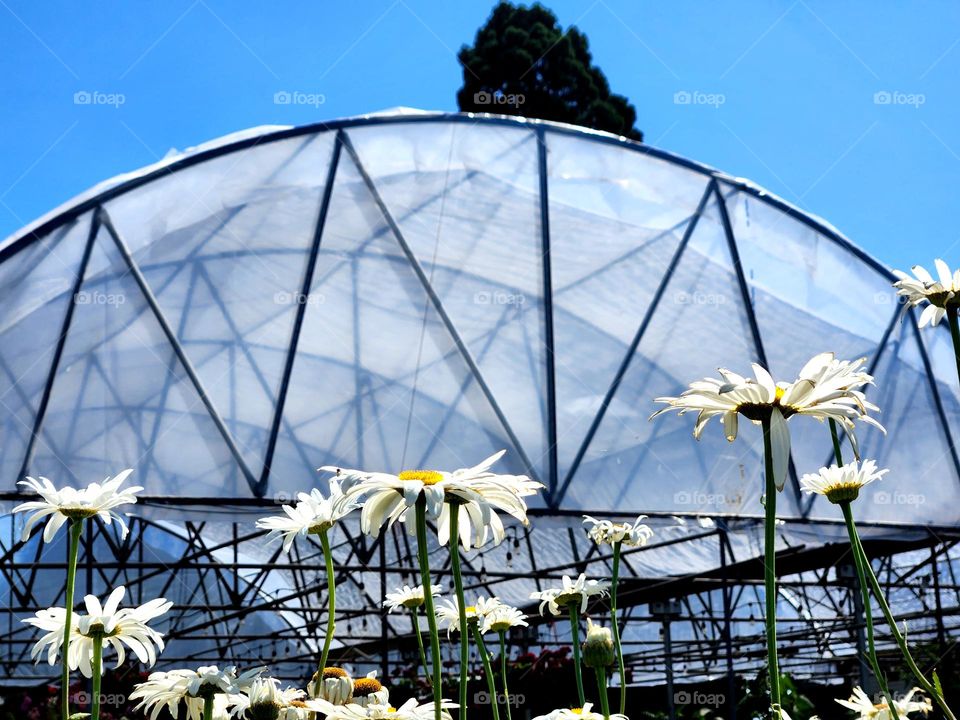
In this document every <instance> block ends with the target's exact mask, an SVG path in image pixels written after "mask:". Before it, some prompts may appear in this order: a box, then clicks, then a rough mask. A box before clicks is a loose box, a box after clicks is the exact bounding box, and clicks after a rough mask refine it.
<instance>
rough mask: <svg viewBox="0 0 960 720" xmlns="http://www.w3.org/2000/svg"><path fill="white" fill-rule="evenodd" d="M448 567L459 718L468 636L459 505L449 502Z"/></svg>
mask: <svg viewBox="0 0 960 720" xmlns="http://www.w3.org/2000/svg"><path fill="white" fill-rule="evenodd" d="M449 509H450V540H449V542H450V568H451V569H452V570H453V587H454V590H455V592H456V594H457V609H458V610H459V611H460V720H466V717H467V680H468V678H467V663H468V662H469V661H470V656H469V653H470V638H469V636H468V635H467V604H466V600H464V597H463V576H462V575H461V574H460V505H459V504H457V503H451V504H450V508H449ZM424 587H426V586H424Z"/></svg>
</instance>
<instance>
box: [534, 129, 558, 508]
mask: <svg viewBox="0 0 960 720" xmlns="http://www.w3.org/2000/svg"><path fill="white" fill-rule="evenodd" d="M537 171H538V173H539V175H540V237H541V242H542V247H541V251H542V257H543V266H542V269H543V317H544V321H543V340H544V347H545V351H544V352H545V354H544V359H545V360H546V370H545V379H546V383H547V387H546V388H545V392H546V397H547V443H548V447H547V453H548V458H549V468H548V470H547V472H548V477H549V482H548V483H547V487H548V498H549V501H550V503H551V506H552V507H556V505H554V504H553V501H554V493H556V491H557V390H556V368H555V364H554V356H553V352H554V347H553V343H554V341H553V270H552V269H551V265H550V262H551V259H550V200H549V198H550V192H549V190H548V187H547V135H546V131H545V130H544V129H543V126H542V125H541V126H539V127H538V128H537Z"/></svg>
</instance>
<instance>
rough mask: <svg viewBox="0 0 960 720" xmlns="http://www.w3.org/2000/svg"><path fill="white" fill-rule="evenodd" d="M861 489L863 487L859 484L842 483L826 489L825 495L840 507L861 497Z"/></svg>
mask: <svg viewBox="0 0 960 720" xmlns="http://www.w3.org/2000/svg"><path fill="white" fill-rule="evenodd" d="M861 487H862V485H861V484H860V483H858V482H840V483H835V484H833V485H831V486H830V487H828V488H826V489H825V490H824V491H823V494H824V495H826V496H827V500H829V501H830V502H832V503H833V504H834V505H839V504H840V503H843V502H853V501H854V500H856V499H857V498H858V497H860V488H861Z"/></svg>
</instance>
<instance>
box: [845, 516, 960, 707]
mask: <svg viewBox="0 0 960 720" xmlns="http://www.w3.org/2000/svg"><path fill="white" fill-rule="evenodd" d="M854 533H855V540H856V547H855V550H856V552H857V553H858V554H859V556H860V560H861V563H862V567H863V570H864V574H865V575H866V576H867V581H868V582H869V583H870V588H871V589H872V590H873V595H874V597H875V598H876V599H877V604H878V605H880V609H881V610H882V611H883V616H884V617H885V618H886V620H887V624H888V625H889V626H890V630H891V632H892V633H893V638H894V640H896V642H897V645H898V646H899V648H900V652H901V653H902V654H903V659H904V660H905V661H906V663H907V667H909V668H910V672H912V673H913V676H914V677H915V678H916V679H917V682H918V683H919V684H920V687H922V688H923V691H924V692H925V693H927V694H928V695H930V697H932V698H933V699H934V700H935V701H936V703H937V705H939V706H940V709H941V710H942V711H943V714H944V715H945V716H946V717H947V718H948V720H957V716H956V715H954V714H953V711H952V710H951V709H950V708H949V707H948V706H947V702H946V700H944V698H943V696H942V695H940V693H938V692H937V690H936V688H935V687H934V686H933V684H932V683H931V682H930V681H929V680H927V678H926V677H925V676H924V674H923V673H922V672H921V671H920V668H919V667H917V663H916V661H915V660H914V659H913V655H912V654H911V653H910V648H909V647H908V646H907V640H906V638H905V637H904V636H903V634H902V633H901V632H900V628H899V627H898V626H897V620H896V618H894V617H893V613H892V612H891V610H890V606H889V605H888V604H887V600H886V598H885V597H884V596H883V589H882V588H881V587H880V583H879V582H878V581H877V576H876V575H875V574H874V572H873V566H872V565H871V564H870V559H869V558H868V557H867V554H866V553H865V552H864V550H863V543H861V542H860V535H859V534H856V527H854Z"/></svg>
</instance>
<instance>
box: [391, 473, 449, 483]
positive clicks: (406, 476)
mask: <svg viewBox="0 0 960 720" xmlns="http://www.w3.org/2000/svg"><path fill="white" fill-rule="evenodd" d="M397 477H398V478H400V479H401V480H419V481H420V482H422V483H423V484H424V485H436V484H437V483H438V482H440V481H441V480H443V473H439V472H437V471H436V470H404V471H403V472H402V473H400V474H399V475H397Z"/></svg>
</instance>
